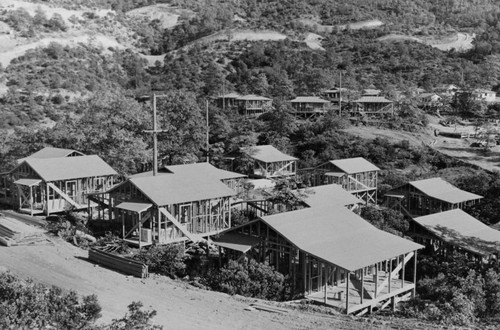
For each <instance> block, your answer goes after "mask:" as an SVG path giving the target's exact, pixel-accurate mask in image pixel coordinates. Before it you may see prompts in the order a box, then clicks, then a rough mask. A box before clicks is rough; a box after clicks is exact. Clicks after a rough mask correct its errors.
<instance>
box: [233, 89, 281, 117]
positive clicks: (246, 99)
mask: <svg viewBox="0 0 500 330" xmlns="http://www.w3.org/2000/svg"><path fill="white" fill-rule="evenodd" d="M272 102H273V100H271V99H270V98H267V97H264V96H260V95H253V94H249V95H243V96H240V97H239V98H237V99H236V104H237V106H238V108H239V111H240V113H242V114H243V115H245V116H247V117H257V116H259V115H261V114H263V113H264V112H267V111H269V110H271V107H272Z"/></svg>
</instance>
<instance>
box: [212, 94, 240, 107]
mask: <svg viewBox="0 0 500 330" xmlns="http://www.w3.org/2000/svg"><path fill="white" fill-rule="evenodd" d="M239 97H241V95H240V94H238V93H235V92H232V93H227V94H223V95H220V96H218V97H216V98H215V102H216V104H217V106H218V107H220V108H223V109H225V108H233V107H236V106H238V104H237V102H236V100H237V99H238V98H239Z"/></svg>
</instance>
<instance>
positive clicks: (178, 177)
mask: <svg viewBox="0 0 500 330" xmlns="http://www.w3.org/2000/svg"><path fill="white" fill-rule="evenodd" d="M243 177H244V176H243V175H240V174H238V173H230V172H227V171H224V170H219V169H217V168H215V167H214V166H212V165H210V164H208V163H199V164H187V165H176V166H168V167H166V168H164V169H162V170H161V171H159V172H158V173H157V175H153V173H152V172H146V173H140V174H137V175H133V176H131V177H129V178H128V179H127V180H126V181H125V182H123V183H121V184H119V185H117V186H116V187H114V188H112V189H111V190H109V191H108V192H106V193H107V194H109V198H110V205H111V216H110V219H112V220H118V221H120V222H121V223H122V237H123V239H124V240H125V241H126V242H128V243H130V244H132V245H137V246H139V247H141V246H147V245H151V244H170V243H176V242H185V241H192V242H196V241H199V240H201V239H203V237H206V236H208V235H214V234H217V233H219V232H221V231H222V230H225V229H228V228H229V227H230V226H231V198H232V197H233V196H234V195H236V192H235V191H234V190H233V189H231V188H229V187H228V185H227V184H228V183H229V182H234V180H236V179H239V178H243ZM223 181H225V182H226V183H224V182H223Z"/></svg>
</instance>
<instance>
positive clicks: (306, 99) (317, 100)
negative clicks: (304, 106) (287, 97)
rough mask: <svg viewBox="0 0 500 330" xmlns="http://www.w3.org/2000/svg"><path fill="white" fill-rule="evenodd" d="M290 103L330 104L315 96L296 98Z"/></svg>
mask: <svg viewBox="0 0 500 330" xmlns="http://www.w3.org/2000/svg"><path fill="white" fill-rule="evenodd" d="M290 102H291V103H330V101H327V100H324V99H322V98H321V97H317V96H297V97H296V98H294V99H293V100H291V101H290Z"/></svg>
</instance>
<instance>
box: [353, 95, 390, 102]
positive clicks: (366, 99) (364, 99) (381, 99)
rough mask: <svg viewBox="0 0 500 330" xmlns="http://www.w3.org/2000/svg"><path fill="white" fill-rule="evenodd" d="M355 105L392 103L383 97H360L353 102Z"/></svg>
mask: <svg viewBox="0 0 500 330" xmlns="http://www.w3.org/2000/svg"><path fill="white" fill-rule="evenodd" d="M353 102H355V103H392V101H390V100H388V99H386V98H385V97H383V96H361V98H359V99H357V100H355V101H353Z"/></svg>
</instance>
